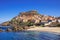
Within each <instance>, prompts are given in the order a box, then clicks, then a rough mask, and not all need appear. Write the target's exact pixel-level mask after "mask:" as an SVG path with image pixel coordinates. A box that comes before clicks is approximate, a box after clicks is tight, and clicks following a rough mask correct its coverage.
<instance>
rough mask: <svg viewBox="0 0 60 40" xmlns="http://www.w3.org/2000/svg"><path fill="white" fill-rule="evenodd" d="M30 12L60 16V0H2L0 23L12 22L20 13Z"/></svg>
mask: <svg viewBox="0 0 60 40" xmlns="http://www.w3.org/2000/svg"><path fill="white" fill-rule="evenodd" d="M29 10H37V11H38V12H39V13H40V14H45V15H51V16H60V0H0V23H2V22H5V21H8V20H11V19H12V18H13V17H15V16H17V15H18V14H19V12H24V11H29Z"/></svg>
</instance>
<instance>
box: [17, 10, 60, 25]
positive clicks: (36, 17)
mask: <svg viewBox="0 0 60 40" xmlns="http://www.w3.org/2000/svg"><path fill="white" fill-rule="evenodd" d="M36 13H37V12H36V11H29V12H23V13H21V14H20V15H19V16H17V17H16V20H18V19H20V20H19V21H21V22H28V21H31V22H34V23H40V24H44V25H45V26H46V25H50V24H51V23H52V22H59V23H60V19H57V18H56V17H52V16H46V15H41V14H36Z"/></svg>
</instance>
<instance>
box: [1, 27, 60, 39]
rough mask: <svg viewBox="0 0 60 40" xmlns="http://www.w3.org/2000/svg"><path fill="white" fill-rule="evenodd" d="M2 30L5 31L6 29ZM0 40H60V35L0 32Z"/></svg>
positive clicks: (32, 32) (34, 32) (36, 32)
mask: <svg viewBox="0 0 60 40" xmlns="http://www.w3.org/2000/svg"><path fill="white" fill-rule="evenodd" d="M2 29H3V30H5V27H4V28H2ZM0 40H60V34H55V33H51V32H38V31H20V32H0Z"/></svg>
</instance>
